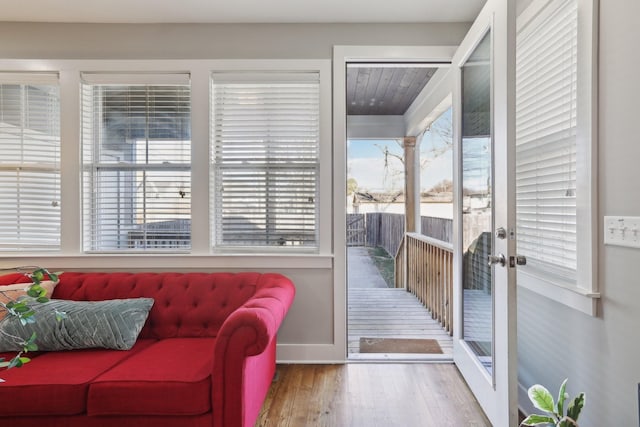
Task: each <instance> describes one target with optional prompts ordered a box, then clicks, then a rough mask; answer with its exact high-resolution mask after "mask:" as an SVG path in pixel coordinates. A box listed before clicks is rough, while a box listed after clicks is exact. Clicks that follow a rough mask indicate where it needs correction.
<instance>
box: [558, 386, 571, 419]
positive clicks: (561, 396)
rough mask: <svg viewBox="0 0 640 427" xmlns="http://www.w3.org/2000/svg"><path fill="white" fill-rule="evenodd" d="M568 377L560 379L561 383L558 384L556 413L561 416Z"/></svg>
mask: <svg viewBox="0 0 640 427" xmlns="http://www.w3.org/2000/svg"><path fill="white" fill-rule="evenodd" d="M568 379H569V378H565V380H564V381H562V385H561V386H560V391H558V411H557V412H558V415H559V416H563V415H564V401H565V399H566V398H567V394H566V393H567V392H566V389H567V380H568Z"/></svg>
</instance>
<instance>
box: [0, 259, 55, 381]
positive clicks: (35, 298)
mask: <svg viewBox="0 0 640 427" xmlns="http://www.w3.org/2000/svg"><path fill="white" fill-rule="evenodd" d="M2 270H4V271H18V272H23V271H25V270H31V271H30V272H25V273H24V275H25V276H27V277H28V278H29V279H30V280H31V285H29V284H28V283H25V288H26V294H25V295H21V296H19V297H17V298H12V297H11V296H9V294H8V293H7V292H4V291H1V290H0V294H2V296H3V297H4V298H3V299H4V300H5V301H4V302H3V301H0V312H3V311H4V312H6V315H7V316H14V317H17V318H18V319H19V320H20V322H21V323H22V324H23V325H26V324H28V323H34V322H35V321H36V311H37V310H36V308H35V305H36V304H42V303H45V302H47V301H49V298H47V296H46V294H47V291H46V289H44V288H43V287H42V286H40V283H41V282H42V281H43V280H45V279H48V280H51V281H53V282H57V281H58V274H55V273H51V272H49V271H48V270H47V269H45V268H41V267H15V268H10V269H2ZM64 316H65V314H64V313H62V312H56V319H58V320H60V319H62V318H64ZM0 334H3V332H2V330H1V329H0ZM10 338H14V339H20V338H19V337H13V336H11V337H10ZM20 346H21V347H22V350H20V351H19V352H18V353H17V354H16V355H15V356H14V357H13V358H11V359H10V360H5V359H4V358H0V368H6V369H10V368H19V367H21V366H22V365H24V364H25V363H28V362H29V361H30V360H31V359H29V358H28V357H25V356H23V355H24V354H25V353H28V352H30V351H36V350H38V345H37V344H36V334H35V333H34V334H32V335H31V336H30V337H29V339H27V340H23V339H20ZM0 381H2V380H0Z"/></svg>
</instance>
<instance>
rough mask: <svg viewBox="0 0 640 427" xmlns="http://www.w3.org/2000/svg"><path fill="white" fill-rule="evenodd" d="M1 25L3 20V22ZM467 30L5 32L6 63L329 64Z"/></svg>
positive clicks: (42, 27)
mask: <svg viewBox="0 0 640 427" xmlns="http://www.w3.org/2000/svg"><path fill="white" fill-rule="evenodd" d="M0 20H1V18H0ZM467 28H468V24H465V23H458V24H217V25H212V24H146V25H137V24H40V23H8V22H3V23H2V24H1V25H0V57H1V58H4V59H7V58H46V59H51V58H53V59H102V58H117V59H281V58H305V59H330V58H331V56H332V48H333V46H334V45H382V46H394V45H409V46H416V45H418V46H419V45H428V44H433V45H452V46H455V45H457V44H458V43H459V42H460V40H462V37H463V36H464V34H465V32H466V30H467Z"/></svg>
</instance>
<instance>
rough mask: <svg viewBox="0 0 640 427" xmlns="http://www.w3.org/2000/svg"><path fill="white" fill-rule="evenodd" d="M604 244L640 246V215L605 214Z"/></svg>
mask: <svg viewBox="0 0 640 427" xmlns="http://www.w3.org/2000/svg"><path fill="white" fill-rule="evenodd" d="M604 244H605V245H616V246H629V247H632V248H640V217H637V216H605V217H604Z"/></svg>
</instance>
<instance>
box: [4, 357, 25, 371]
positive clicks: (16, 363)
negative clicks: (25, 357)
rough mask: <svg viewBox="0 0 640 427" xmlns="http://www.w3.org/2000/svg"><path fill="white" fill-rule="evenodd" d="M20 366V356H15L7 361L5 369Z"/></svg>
mask: <svg viewBox="0 0 640 427" xmlns="http://www.w3.org/2000/svg"><path fill="white" fill-rule="evenodd" d="M20 367H22V362H21V361H20V357H18V356H16V357H14V358H13V359H11V360H10V361H9V365H8V366H7V369H11V368H20Z"/></svg>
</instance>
